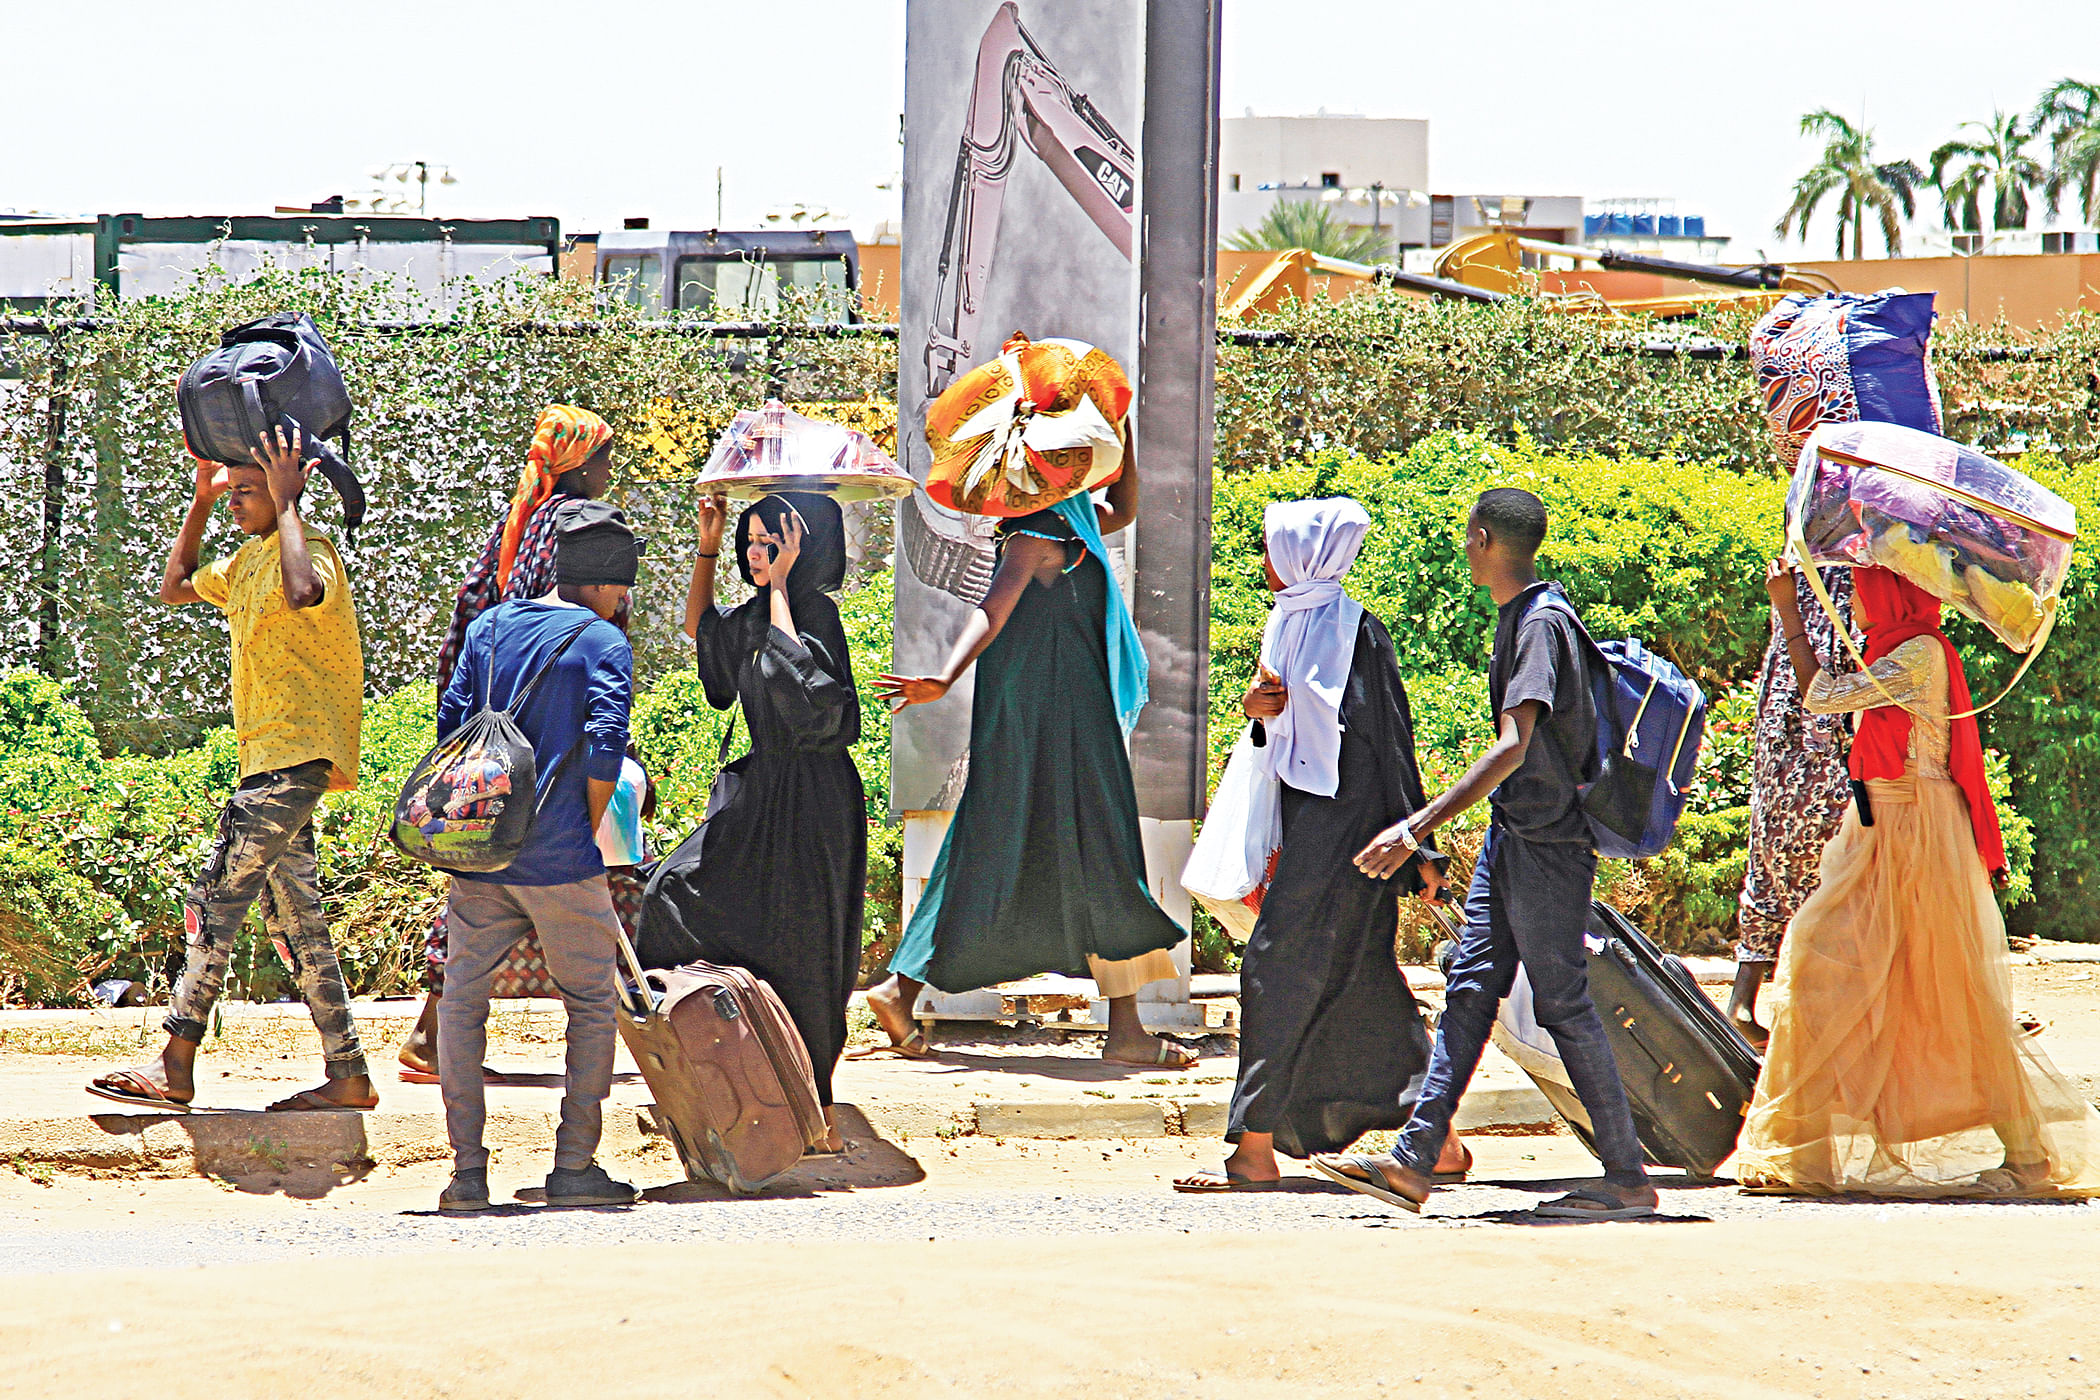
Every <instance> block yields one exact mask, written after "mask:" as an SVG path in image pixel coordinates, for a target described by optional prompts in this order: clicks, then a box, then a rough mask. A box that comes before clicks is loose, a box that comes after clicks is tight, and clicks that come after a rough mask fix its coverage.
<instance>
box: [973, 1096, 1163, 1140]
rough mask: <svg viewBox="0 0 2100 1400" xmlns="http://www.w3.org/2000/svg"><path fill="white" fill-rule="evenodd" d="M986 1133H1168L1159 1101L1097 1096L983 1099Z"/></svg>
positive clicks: (980, 1119) (980, 1118)
mask: <svg viewBox="0 0 2100 1400" xmlns="http://www.w3.org/2000/svg"><path fill="white" fill-rule="evenodd" d="M977 1131H978V1133H979V1135H980V1136H983V1137H1024V1138H1156V1137H1165V1136H1167V1113H1166V1110H1165V1109H1164V1108H1163V1107H1161V1106H1160V1105H1159V1104H1157V1103H1146V1102H1135V1103H1132V1102H1119V1101H1117V1100H1114V1099H1094V1100H1089V1101H1087V1102H1085V1103H981V1104H978V1105H977Z"/></svg>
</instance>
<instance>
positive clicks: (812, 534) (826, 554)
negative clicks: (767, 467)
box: [736, 491, 846, 603]
mask: <svg viewBox="0 0 2100 1400" xmlns="http://www.w3.org/2000/svg"><path fill="white" fill-rule="evenodd" d="M790 506H792V507H794V509H795V513H796V514H798V515H800V516H801V517H802V555H801V557H800V558H798V559H796V560H795V567H794V568H793V569H791V570H789V572H788V599H789V601H790V602H797V603H799V602H800V601H801V600H802V599H804V598H806V597H808V596H809V595H810V594H812V593H836V592H838V590H839V587H840V585H842V584H843V583H845V581H846V517H845V515H844V514H843V513H841V512H840V510H839V503H838V502H837V501H834V500H833V499H832V498H831V497H829V496H815V495H811V494H809V493H808V492H805V491H788V492H783V493H781V494H780V495H777V496H761V497H759V499H757V500H756V501H753V502H752V503H751V505H750V506H749V507H748V508H747V509H746V510H745V511H744V513H743V514H742V515H740V516H738V517H737V522H736V571H737V572H738V573H739V574H742V575H743V577H744V582H745V583H748V584H750V585H751V586H752V587H754V588H756V587H757V586H758V585H757V583H756V582H755V581H754V580H753V579H752V577H751V556H750V549H751V520H752V517H753V516H756V517H757V518H758V519H759V520H760V521H762V522H764V524H765V527H766V530H767V532H768V533H770V534H772V535H775V536H778V535H779V534H780V533H781V522H783V521H784V520H786V519H787V513H788V508H789V507H790Z"/></svg>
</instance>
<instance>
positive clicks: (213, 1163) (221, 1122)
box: [0, 1085, 1555, 1179]
mask: <svg viewBox="0 0 2100 1400" xmlns="http://www.w3.org/2000/svg"><path fill="white" fill-rule="evenodd" d="M855 1107H857V1108H858V1109H859V1110H860V1111H861V1112H862V1113H864V1114H866V1116H867V1117H868V1118H869V1120H870V1121H871V1125H872V1126H873V1127H874V1128H875V1130H876V1131H878V1132H880V1133H881V1134H882V1135H883V1136H885V1137H888V1138H890V1139H892V1140H901V1141H909V1140H910V1139H912V1138H926V1137H955V1136H966V1135H967V1136H977V1137H988V1138H1042V1139H1061V1140H1079V1139H1098V1140H1107V1139H1111V1138H1164V1137H1191V1138H1218V1137H1222V1136H1223V1135H1224V1132H1225V1124H1226V1111H1227V1110H1226V1105H1225V1104H1224V1103H1223V1102H1221V1101H1219V1100H1217V1099H1195V1100H1180V1101H1177V1100H1173V1099H1164V1098H1160V1099H1154V1098H1143V1099H1113V1098H1110V1099H1096V1098H1091V1097H1089V1098H1085V1099H1082V1100H1080V1101H1078V1102H1073V1101H1071V1100H1063V1099H1036V1100H1023V1101H1005V1102H979V1103H976V1104H973V1105H971V1106H969V1107H967V1108H964V1109H960V1110H958V1109H957V1108H955V1107H954V1105H953V1104H952V1101H951V1102H950V1103H921V1102H908V1101H907V1102H896V1103H889V1104H860V1105H855ZM606 1109H607V1112H606V1115H605V1137H604V1140H603V1141H604V1145H605V1148H606V1150H607V1151H609V1152H620V1151H626V1150H631V1149H633V1148H635V1147H638V1146H640V1145H641V1144H642V1143H643V1142H644V1141H645V1140H647V1139H651V1138H655V1137H658V1136H659V1134H658V1132H657V1130H656V1128H655V1125H654V1124H653V1122H651V1121H650V1120H651V1117H652V1114H651V1111H650V1110H649V1109H646V1108H643V1109H639V1110H637V1109H635V1108H632V1107H630V1106H625V1105H622V1104H619V1103H610V1104H607V1105H606ZM1554 1118H1555V1114H1554V1112H1553V1109H1552V1107H1551V1106H1550V1105H1548V1104H1547V1102H1546V1100H1545V1098H1544V1096H1542V1095H1541V1094H1540V1093H1539V1092H1538V1090H1536V1089H1534V1088H1532V1087H1531V1086H1530V1085H1524V1086H1521V1087H1517V1088H1481V1089H1475V1090H1474V1091H1472V1092H1471V1093H1469V1094H1468V1095H1467V1096H1466V1098H1465V1101H1464V1102H1463V1103H1462V1104H1461V1105H1460V1106H1459V1112H1458V1118H1457V1121H1456V1126H1457V1127H1459V1128H1461V1129H1479V1128H1489V1127H1513V1126H1517V1125H1520V1124H1532V1123H1546V1122H1551V1121H1554ZM556 1121H557V1119H556V1116H555V1115H554V1114H552V1113H547V1112H539V1111H533V1110H519V1109H499V1110H492V1111H491V1112H490V1113H489V1115H488V1122H487V1126H486V1128H485V1130H484V1140H485V1141H486V1142H487V1143H488V1145H489V1146H490V1148H492V1149H494V1150H496V1151H498V1152H499V1153H500V1152H501V1151H502V1150H503V1149H505V1148H516V1149H520V1150H523V1151H526V1152H533V1151H540V1150H544V1149H545V1148H547V1147H548V1146H549V1145H551V1144H552V1142H553V1141H554V1129H555V1125H556ZM450 1151H451V1149H450V1147H449V1146H448V1144H447V1141H446V1137H445V1120H444V1118H443V1116H442V1115H440V1114H436V1113H387V1114H379V1113H372V1114H364V1113H261V1112H240V1111H227V1112H221V1111H200V1112H197V1113H191V1114H183V1115H169V1114H131V1113H122V1112H115V1113H95V1114H82V1115H80V1116H78V1117H71V1118H17V1119H0V1169H10V1168H11V1169H13V1170H15V1171H18V1172H32V1171H36V1170H38V1169H43V1170H57V1171H61V1172H66V1173H70V1174H80V1175H88V1176H121V1177H139V1178H153V1177H162V1178H165V1177H183V1176H200V1175H201V1176H217V1177H228V1178H231V1177H244V1176H256V1175H278V1176H283V1175H287V1174H292V1173H300V1172H317V1171H318V1172H323V1173H328V1174H332V1175H336V1176H339V1177H343V1178H345V1179H355V1178H356V1177H359V1176H362V1175H364V1174H365V1173H367V1172H370V1171H373V1170H375V1169H377V1168H380V1167H389V1168H393V1167H404V1166H411V1165H414V1164H416V1163H419V1162H432V1161H443V1160H444V1159H445V1158H446V1157H447V1156H449V1155H450Z"/></svg>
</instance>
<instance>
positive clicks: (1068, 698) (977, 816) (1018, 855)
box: [890, 511, 1183, 992]
mask: <svg viewBox="0 0 2100 1400" xmlns="http://www.w3.org/2000/svg"><path fill="white" fill-rule="evenodd" d="M1015 533H1024V534H1031V535H1037V536H1042V537H1048V538H1052V539H1056V540H1058V541H1060V542H1062V543H1063V544H1064V546H1065V550H1066V557H1067V559H1068V561H1069V562H1068V564H1067V566H1066V568H1065V571H1064V572H1063V573H1061V574H1060V575H1058V576H1057V577H1056V578H1055V579H1053V580H1051V581H1050V582H1049V583H1031V584H1029V586H1028V587H1027V589H1025V590H1024V591H1023V593H1022V595H1021V599H1020V601H1019V602H1018V603H1016V604H1015V605H1014V610H1013V614H1012V615H1011V616H1010V617H1009V618H1008V619H1007V622H1006V626H1005V627H1003V628H1001V629H1000V632H999V635H998V637H997V638H995V639H994V640H993V642H992V644H991V645H990V646H989V647H986V648H985V650H984V654H983V655H982V656H980V657H978V658H977V691H976V699H975V700H974V702H973V703H972V706H971V710H970V775H969V779H968V781H967V782H965V783H964V785H963V793H962V800H961V801H959V802H958V803H957V804H956V807H955V820H954V821H953V823H952V824H950V826H949V828H948V835H947V838H946V839H945V840H943V841H942V842H941V853H940V856H939V858H938V859H936V860H935V861H934V864H933V876H932V878H931V879H929V880H928V881H927V882H926V892H925V894H924V895H923V896H921V898H920V900H919V904H918V907H917V908H916V909H915V910H914V911H913V913H912V918H911V924H910V925H909V926H908V927H907V928H906V929H905V931H904V938H903V941H902V942H900V943H899V944H898V946H897V951H896V953H895V955H894V956H892V957H891V959H890V970H891V971H892V972H899V973H902V974H904V975H905V976H906V977H911V978H915V979H917V980H918V981H921V982H926V983H930V984H931V985H933V986H935V987H937V988H939V989H940V990H942V991H944V992H962V991H970V990H972V989H974V988H977V987H989V986H993V985H995V984H997V983H1000V982H1011V981H1015V980H1017V979H1019V978H1023V977H1033V976H1035V975H1036V974H1038V973H1042V972H1065V973H1071V974H1073V975H1075V976H1080V977H1084V976H1087V975H1088V972H1087V955H1088V954H1092V955H1094V956H1095V957H1098V958H1102V959H1105V960H1108V961H1111V962H1117V961H1122V960H1124V959H1128V958H1135V957H1138V956H1140V955H1142V954H1145V953H1149V952H1153V951H1155V950H1157V949H1163V948H1171V947H1173V946H1174V945H1175V944H1176V943H1179V942H1180V941H1181V939H1182V937H1183V933H1182V930H1181V926H1180V925H1178V924H1176V923H1175V922H1174V921H1173V919H1171V918H1169V917H1168V916H1167V914H1166V912H1165V911H1164V910H1162V909H1161V908H1160V907H1159V905H1158V904H1156V903H1154V902H1153V899H1152V896H1151V894H1150V893H1149V892H1148V891H1147V890H1146V888H1145V853H1144V846H1143V842H1142V840H1141V839H1140V837H1139V835H1138V812H1137V793H1136V790H1135V789H1134V788H1132V786H1131V782H1130V755H1129V754H1128V753H1127V752H1125V750H1124V748H1123V731H1122V728H1121V726H1120V725H1118V724H1117V722H1116V712H1115V704H1114V701H1113V700H1112V699H1111V696H1110V691H1109V680H1108V646H1107V624H1106V622H1105V620H1104V616H1105V607H1106V604H1107V601H1108V592H1107V590H1108V588H1109V586H1110V585H1109V576H1108V571H1107V569H1106V568H1104V567H1103V565H1102V563H1101V561H1100V560H1099V559H1097V558H1095V557H1094V556H1093V554H1092V553H1090V552H1089V551H1087V550H1086V548H1085V547H1084V546H1083V545H1081V544H1080V543H1079V542H1078V540H1077V539H1075V538H1074V536H1073V532H1072V529H1071V527H1070V526H1069V525H1067V524H1066V523H1065V522H1064V520H1062V519H1061V518H1059V517H1058V516H1056V515H1053V514H1051V513H1050V512H1048V511H1043V512H1039V513H1037V514H1035V515H1030V516H1025V517H1023V518H1021V519H1019V520H1013V521H1009V522H1007V523H1006V524H1005V525H1003V526H1001V528H1000V544H1001V546H1002V547H1003V546H1004V544H1005V542H1006V539H1007V538H1008V537H1009V536H1010V535H1012V534H1015Z"/></svg>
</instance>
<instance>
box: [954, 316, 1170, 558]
mask: <svg viewBox="0 0 2100 1400" xmlns="http://www.w3.org/2000/svg"><path fill="white" fill-rule="evenodd" d="M1130 400H1131V389H1130V378H1129V376H1128V375H1126V374H1124V373H1123V367H1122V366H1121V365H1119V364H1117V363H1116V361H1115V358H1114V357H1113V356H1111V355H1110V354H1108V352H1107V351H1105V350H1102V349H1100V348H1098V347H1096V346H1092V345H1088V344H1086V343H1085V342H1084V341H1078V340H1043V341H1031V340H1029V338H1028V337H1027V336H1025V335H1022V334H1021V333H1019V332H1018V331H1017V332H1015V333H1014V334H1013V336H1012V337H1010V338H1009V339H1008V340H1007V342H1006V344H1005V345H1004V346H1002V347H1001V348H1000V355H999V358H998V359H996V360H994V361H992V362H991V363H990V364H984V365H979V366H977V367H976V368H975V369H973V370H971V371H970V372H969V373H968V374H965V375H963V376H962V377H961V378H960V379H958V380H956V381H955V382H954V383H953V384H951V385H949V386H948V388H947V390H946V391H945V392H943V393H942V394H941V396H940V397H939V398H937V399H935V400H934V401H933V406H932V407H931V408H928V409H927V410H926V444H927V446H928V447H930V448H931V449H932V450H933V467H932V469H931V470H930V471H929V472H928V473H927V475H926V494H927V495H929V496H931V497H933V499H934V500H935V501H937V502H938V503H940V504H941V505H944V506H947V507H949V508H950V509H951V510H959V511H965V512H968V513H969V514H971V515H993V516H1012V515H1030V514H1033V513H1034V512H1036V511H1039V510H1046V509H1048V508H1049V507H1051V506H1054V505H1056V504H1057V503H1058V502H1059V501H1062V500H1064V499H1066V498H1067V497H1069V496H1075V495H1078V494H1079V493H1080V492H1082V491H1093V490H1097V489H1099V488H1100V487H1103V486H1106V485H1107V484H1108V483H1109V482H1111V481H1114V480H1115V479H1116V477H1117V476H1119V475H1120V474H1121V473H1122V470H1123V420H1124V418H1125V417H1126V416H1128V414H1129V412H1130Z"/></svg>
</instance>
